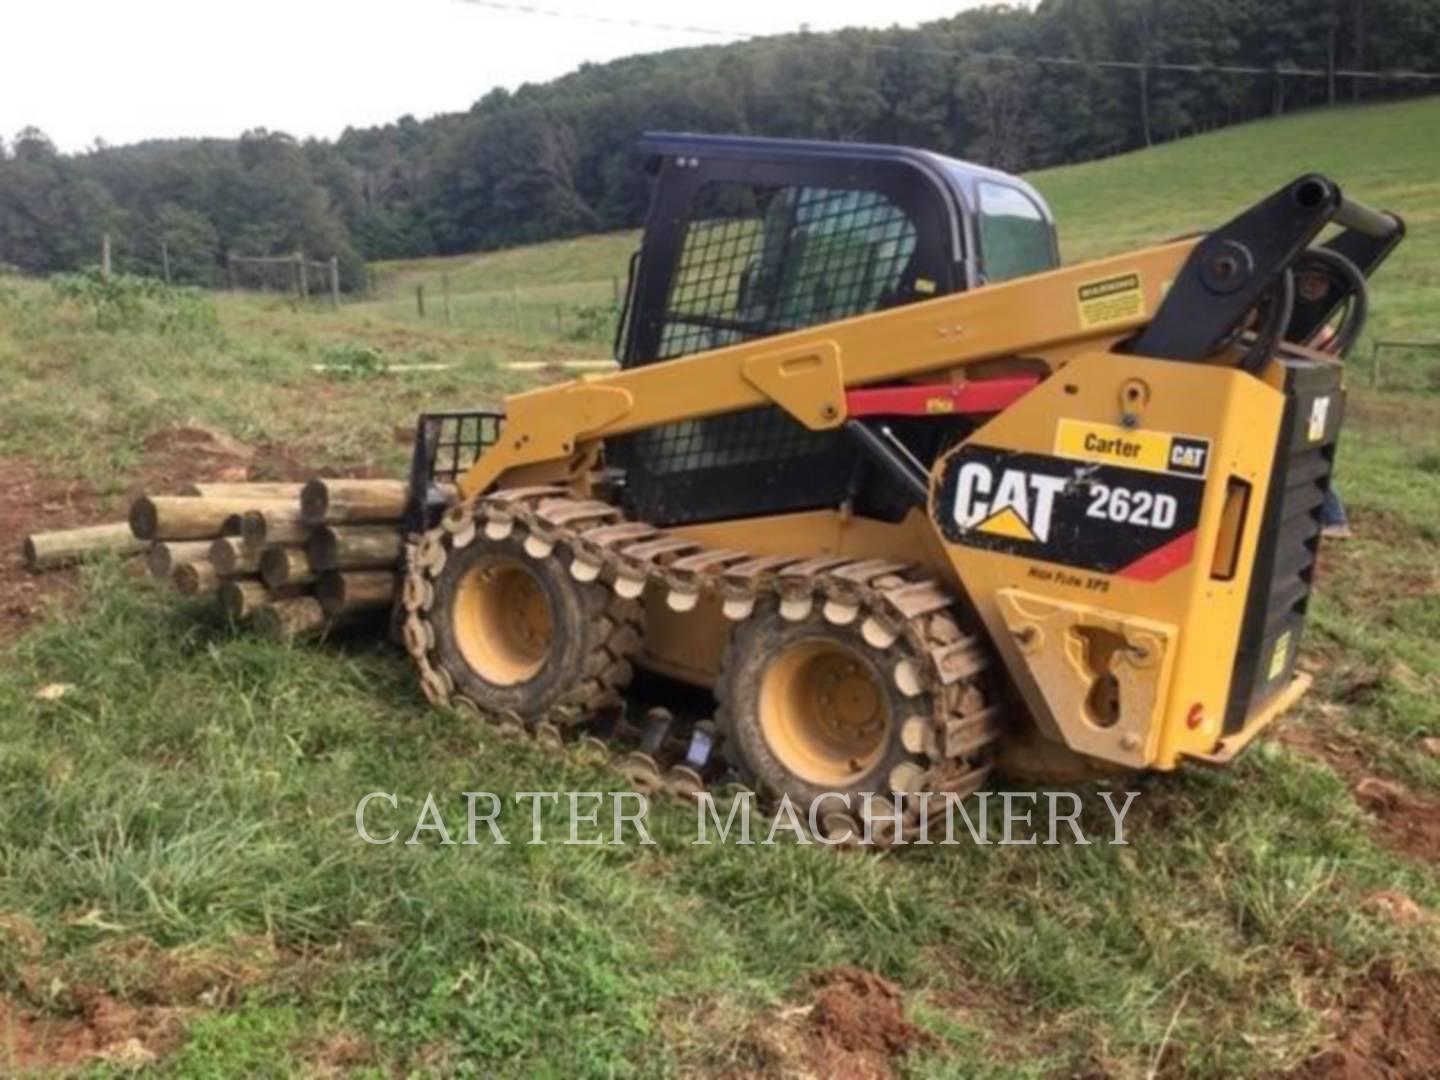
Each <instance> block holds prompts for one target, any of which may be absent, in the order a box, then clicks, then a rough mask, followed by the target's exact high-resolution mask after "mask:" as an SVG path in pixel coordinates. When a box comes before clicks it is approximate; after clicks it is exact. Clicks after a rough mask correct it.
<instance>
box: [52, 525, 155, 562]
mask: <svg viewBox="0 0 1440 1080" xmlns="http://www.w3.org/2000/svg"><path fill="white" fill-rule="evenodd" d="M147 547H149V545H148V544H146V543H145V542H144V541H143V540H140V539H137V538H136V537H135V536H134V535H133V534H132V533H131V532H130V527H129V526H128V525H123V524H111V525H90V526H88V527H86V528H83V529H65V530H63V531H61V532H44V533H31V534H30V535H29V536H27V537H26V538H25V565H26V566H27V567H28V568H29V569H31V570H51V569H54V568H55V567H57V566H68V565H70V564H71V563H77V562H82V561H84V560H85V559H93V558H95V557H96V556H98V555H102V554H104V553H106V552H110V553H112V554H116V555H139V554H140V553H141V552H142V551H144V550H145V549H146V548H147Z"/></svg>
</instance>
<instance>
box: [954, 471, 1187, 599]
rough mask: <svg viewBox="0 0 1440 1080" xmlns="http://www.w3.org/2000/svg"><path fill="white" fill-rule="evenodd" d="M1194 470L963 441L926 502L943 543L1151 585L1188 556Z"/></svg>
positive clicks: (1176, 567)
mask: <svg viewBox="0 0 1440 1080" xmlns="http://www.w3.org/2000/svg"><path fill="white" fill-rule="evenodd" d="M1204 490H1205V484H1204V482H1203V481H1202V480H1201V479H1200V478H1199V477H1198V476H1187V475H1182V474H1179V473H1171V472H1150V471H1146V470H1142V469H1131V468H1120V467H1118V466H1113V465H1102V464H1077V463H1076V462H1074V461H1069V460H1066V459H1064V458H1058V457H1051V456H1049V455H1047V454H1030V453H1019V452H1016V451H1013V450H1000V449H997V448H994V447H988V446H973V445H971V446H965V447H963V448H961V449H960V450H959V451H958V452H957V453H955V454H954V455H952V456H951V457H950V458H949V459H948V460H947V461H946V463H945V472H944V475H943V476H942V477H941V482H940V490H939V494H938V497H937V499H936V502H935V505H934V510H933V512H934V515H935V518H936V524H938V525H939V527H940V531H941V532H942V533H943V534H944V536H945V538H946V539H947V540H949V541H950V542H951V543H957V544H963V545H965V546H966V547H975V548H983V549H985V550H987V551H1000V552H1004V553H1006V554H1010V555H1020V556H1024V557H1027V558H1032V559H1040V560H1043V561H1045V562H1053V563H1060V564H1062V565H1064V566H1073V567H1079V568H1083V569H1087V570H1094V571H1098V572H1099V573H1103V574H1118V575H1120V576H1125V577H1131V578H1134V579H1136V580H1140V581H1156V580H1159V579H1160V578H1161V577H1164V576H1166V575H1167V574H1169V573H1171V572H1173V571H1174V570H1177V569H1179V568H1180V567H1181V566H1184V565H1186V564H1188V563H1189V562H1190V556H1191V553H1192V552H1193V550H1194V532H1195V527H1196V525H1197V523H1198V522H1199V520H1200V500H1201V497H1202V495H1203V493H1204Z"/></svg>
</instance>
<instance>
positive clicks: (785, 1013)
mask: <svg viewBox="0 0 1440 1080" xmlns="http://www.w3.org/2000/svg"><path fill="white" fill-rule="evenodd" d="M808 986H809V989H810V992H811V999H810V1002H809V1003H808V1004H806V1005H800V1006H792V1007H789V1008H784V1009H780V1010H777V1011H775V1012H773V1013H769V1014H766V1015H765V1016H763V1017H762V1018H760V1019H759V1020H757V1021H756V1022H754V1023H753V1024H751V1025H750V1027H749V1028H748V1029H747V1031H746V1032H745V1035H744V1036H743V1038H742V1043H743V1051H744V1053H743V1054H742V1055H741V1056H742V1057H743V1058H744V1059H746V1060H747V1062H748V1063H749V1064H751V1065H753V1066H754V1068H755V1073H753V1074H752V1073H750V1072H748V1071H742V1072H739V1073H736V1074H732V1075H766V1076H769V1075H785V1076H807V1077H808V1076H815V1077H844V1078H847V1080H878V1078H883V1077H891V1076H894V1075H896V1062H897V1059H899V1058H901V1057H903V1056H904V1055H905V1054H907V1053H909V1052H910V1051H911V1050H914V1049H918V1048H920V1047H921V1046H923V1045H925V1044H926V1043H927V1042H928V1041H930V1036H928V1035H926V1034H925V1033H924V1032H923V1031H921V1030H920V1029H919V1028H917V1027H916V1026H915V1025H914V1024H912V1023H911V1022H910V1021H909V1020H908V1019H906V1017H905V1006H904V999H903V997H902V995H901V993H900V988H899V987H898V986H896V985H895V984H894V983H892V982H890V981H889V980H887V979H882V978H881V977H880V976H878V975H876V974H874V973H873V972H869V971H865V970H863V969H861V968H856V967H839V968H833V969H831V970H829V971H823V972H820V973H818V974H816V975H814V976H812V977H811V979H810V980H809V983H808Z"/></svg>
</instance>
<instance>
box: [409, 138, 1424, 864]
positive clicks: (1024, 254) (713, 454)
mask: <svg viewBox="0 0 1440 1080" xmlns="http://www.w3.org/2000/svg"><path fill="white" fill-rule="evenodd" d="M641 150H642V152H643V154H644V156H645V159H646V162H647V167H648V169H649V171H650V172H651V173H652V174H653V176H654V178H655V183H654V194H653V201H652V205H651V210H650V213H649V216H648V218H647V222H646V226H645V231H644V237H643V242H642V246H641V248H640V250H639V251H638V252H637V253H636V255H635V256H634V258H633V259H632V263H631V272H630V283H629V288H628V291H627V298H626V302H625V305H624V309H623V314H622V320H621V324H620V327H619V331H618V333H617V340H616V348H617V357H618V359H619V361H620V365H621V370H619V371H618V372H616V373H614V374H607V375H604V376H600V377H592V378H586V379H582V380H580V381H575V382H567V383H564V384H562V385H556V386H551V387H547V388H544V389H538V390H532V391H529V392H525V393H520V394H516V395H513V396H511V397H509V398H507V399H506V401H505V407H504V411H503V413H498V412H497V413H488V412H444V413H431V414H427V415H425V416H423V417H422V418H421V424H420V427H419V435H418V437H417V444H416V449H415V456H414V466H413V468H414V476H413V480H414V485H413V498H412V506H411V528H412V531H413V543H412V546H411V548H410V550H409V553H408V555H407V571H406V579H405V586H404V590H403V601H402V605H403V610H402V611H399V612H397V614H398V615H399V617H400V618H401V619H402V620H403V629H404V638H405V642H406V646H407V648H408V650H409V652H410V653H411V655H412V656H413V658H414V661H415V663H416V665H417V667H418V669H419V676H420V682H421V686H422V688H423V690H424V692H425V694H426V695H427V697H429V698H430V699H431V700H432V701H434V702H440V703H447V704H449V705H450V706H452V707H453V708H455V709H457V710H461V711H464V712H467V713H472V714H475V715H476V716H480V717H484V718H486V719H488V720H490V721H491V722H493V723H495V724H497V725H499V726H500V727H501V729H502V730H505V731H509V732H513V733H520V732H524V733H528V734H529V735H531V736H532V737H537V738H539V739H541V740H542V741H545V742H549V743H556V742H559V741H561V740H562V739H563V738H565V736H566V735H567V733H569V734H573V735H575V736H577V737H579V738H580V739H582V740H583V741H585V742H587V743H589V744H594V743H595V742H596V741H597V740H598V741H599V744H600V745H608V746H610V747H616V746H618V747H619V748H620V749H621V750H625V751H628V752H627V753H626V755H625V757H624V758H623V761H622V764H623V767H624V769H625V770H626V771H627V772H628V773H629V774H630V775H631V776H632V777H633V778H634V779H635V780H636V782H637V783H643V784H646V785H647V786H650V787H654V786H664V787H668V788H670V789H672V790H676V791H691V792H693V791H695V790H697V789H699V788H702V787H703V786H705V785H707V784H711V783H713V782H715V781H716V780H717V779H719V778H721V777H724V776H728V775H733V774H738V775H739V777H740V778H741V780H742V782H743V783H745V784H747V785H750V786H752V787H754V788H757V789H759V790H760V791H762V792H763V793H766V794H768V795H769V796H771V797H776V796H780V795H786V796H789V797H790V798H791V799H792V800H801V799H803V800H814V799H815V798H817V797H818V796H821V795H822V794H824V793H827V792H836V793H840V794H842V795H858V794H859V793H880V795H881V797H880V798H877V799H874V800H871V801H867V802H866V806H867V807H868V806H872V805H873V806H877V807H880V808H881V809H880V811H878V812H876V813H877V814H878V816H883V817H884V820H886V821H890V822H898V823H900V824H904V823H907V822H914V821H916V820H917V817H918V815H920V814H922V813H926V812H928V811H926V810H925V809H924V806H925V805H927V803H928V800H920V799H906V798H905V796H906V795H907V794H918V793H921V792H931V793H945V794H950V795H955V796H960V797H963V796H964V795H966V794H967V793H969V792H971V791H973V790H975V789H977V788H978V787H979V786H981V785H982V784H983V783H984V782H985V779H986V777H987V775H988V774H989V772H990V770H991V769H992V768H993V767H996V766H997V765H998V766H999V767H1000V768H1001V769H1002V770H1004V771H1005V772H1006V773H1007V774H1008V775H1016V776H1019V777H1023V778H1029V779H1032V780H1052V779H1065V778H1076V777H1081V776H1085V775H1090V774H1093V773H1095V772H1097V771H1105V770H1125V771H1133V770H1142V769H1156V770H1171V769H1175V768H1176V767H1178V766H1179V765H1181V764H1182V763H1183V762H1185V761H1187V760H1192V761H1200V762H1210V763H1224V762H1227V761H1229V760H1231V759H1232V758H1233V757H1234V756H1235V755H1236V754H1237V753H1238V752H1239V751H1240V750H1241V749H1242V748H1243V747H1245V746H1246V745H1247V744H1248V743H1249V742H1250V741H1251V740H1252V739H1254V738H1255V736H1256V735H1257V734H1258V733H1259V732H1260V731H1261V730H1262V729H1263V728H1264V727H1265V726H1266V725H1267V724H1269V723H1270V722H1271V721H1272V720H1273V719H1275V717H1276V716H1277V715H1279V714H1281V713H1282V712H1283V711H1284V710H1286V709H1287V708H1288V707H1290V706H1291V705H1292V704H1293V703H1294V702H1295V700H1296V699H1297V698H1298V697H1299V696H1300V695H1301V694H1302V693H1303V692H1304V691H1305V689H1306V686H1307V684H1308V678H1307V677H1306V676H1305V675H1304V674H1301V673H1298V672H1297V671H1296V667H1295V662H1296V653H1297V649H1298V646H1299V642H1300V635H1301V630H1302V627H1303V624H1304V621H1305V612H1306V607H1307V603H1308V600H1309V595H1310V590H1311V584H1312V575H1313V573H1314V568H1315V558H1316V548H1317V544H1318V540H1319V533H1320V520H1319V512H1320V506H1321V502H1322V499H1323V498H1324V496H1325V493H1326V491H1327V489H1328V486H1329V483H1330V475H1331V468H1332V464H1333V461H1334V455H1335V447H1336V439H1337V436H1338V434H1339V430H1340V425H1341V420H1342V416H1343V412H1344V403H1345V391H1344V386H1343V379H1342V365H1341V363H1340V356H1341V355H1342V354H1343V352H1344V351H1345V349H1346V348H1348V347H1349V345H1350V344H1351V343H1352V342H1353V341H1354V338H1355V335H1356V333H1358V330H1359V326H1360V323H1361V321H1362V319H1363V317H1364V314H1365V310H1366V278H1367V277H1368V275H1369V274H1370V273H1371V272H1373V270H1374V269H1375V268H1376V267H1377V266H1378V265H1379V264H1380V263H1381V261H1382V260H1383V259H1384V258H1385V257H1386V256H1387V255H1388V254H1389V252H1390V251H1391V250H1392V249H1393V247H1394V246H1395V245H1396V244H1397V243H1398V242H1399V241H1400V239H1401V237H1402V235H1403V225H1402V223H1401V221H1400V220H1399V219H1398V218H1397V217H1395V216H1394V215H1391V214H1387V213H1382V212H1377V211H1374V210H1371V209H1368V208H1366V207H1364V206H1362V205H1360V204H1358V203H1355V202H1352V201H1350V200H1349V199H1347V198H1345V197H1344V196H1343V195H1342V194H1341V191H1340V188H1339V187H1338V186H1337V185H1336V184H1335V183H1334V182H1332V181H1331V180H1329V179H1327V178H1325V177H1323V176H1318V175H1305V176H1301V177H1299V178H1298V179H1296V180H1295V181H1294V182H1293V183H1290V184H1287V185H1286V186H1285V187H1283V188H1282V189H1280V190H1279V191H1277V192H1275V193H1274V194H1272V195H1270V196H1269V197H1267V198H1265V199H1262V200H1261V201H1260V202H1258V203H1256V204H1255V205H1254V206H1252V207H1250V208H1249V209H1248V210H1245V211H1244V212H1243V213H1241V214H1239V216H1237V217H1236V218H1234V219H1233V220H1232V221H1230V222H1229V223H1228V224H1226V225H1223V226H1222V227H1220V228H1218V229H1216V230H1214V231H1213V232H1210V233H1207V234H1203V235H1196V236H1190V237H1185V238H1181V239H1176V240H1172V241H1168V242H1165V243H1161V244H1159V245H1158V246H1154V247H1150V248H1146V249H1143V250H1140V251H1134V252H1130V253H1127V254H1123V255H1117V256H1113V257H1110V258H1105V259H1100V260H1098V261H1094V262H1089V263H1083V264H1079V265H1072V266H1066V267H1062V266H1061V265H1060V262H1059V252H1058V245H1057V241H1056V233H1055V228H1054V224H1053V221H1052V217H1051V214H1050V212H1049V210H1048V208H1047V207H1046V205H1045V202H1044V200H1043V199H1042V198H1041V197H1040V195H1039V194H1038V193H1037V192H1036V191H1035V190H1034V189H1033V188H1031V187H1030V186H1029V185H1028V184H1026V183H1025V182H1024V181H1022V180H1020V179H1017V178H1015V177H1013V176H1008V175H1005V174H1003V173H999V172H995V171H993V170H989V169H985V168H980V167H977V166H974V165H969V164H966V163H963V162H959V161H955V160H952V159H949V158H946V157H942V156H939V155H936V154H933V153H927V152H922V151H916V150H909V149H902V148H896V147H885V146H864V145H849V144H827V143H814V142H795V141H787V140H775V139H758V138H734V137H713V136H688V135H649V136H645V137H644V138H642V140H641ZM1327 230H1328V232H1327ZM1322 232H1327V235H1326V237H1325V238H1324V242H1323V243H1317V241H1319V240H1320V239H1321V234H1322ZM449 484H454V485H457V486H458V489H459V491H460V493H461V499H460V501H459V502H458V503H455V504H453V505H451V506H449V507H448V508H443V507H440V506H438V505H437V503H436V500H435V497H434V493H435V492H436V491H437V490H439V488H440V486H441V485H449ZM637 665H638V666H643V667H645V668H648V669H652V670H654V671H658V672H660V673H663V674H664V675H667V676H670V677H672V678H677V679H681V680H685V681H687V682H690V683H693V684H696V685H699V686H703V687H708V688H711V689H712V690H713V693H714V698H715V701H716V703H717V709H716V712H715V719H714V723H713V724H711V723H710V722H708V721H707V722H699V723H693V724H689V725H685V724H677V723H674V722H672V720H671V718H670V717H669V716H668V715H666V714H663V713H660V714H657V715H656V716H655V717H653V718H652V721H651V722H650V723H648V724H645V725H636V724H635V723H634V722H633V721H632V719H631V718H630V717H628V716H626V715H625V713H624V710H623V708H621V701H622V699H621V693H622V691H623V690H624V688H625V687H626V684H627V681H628V680H629V679H630V678H631V676H632V673H633V671H634V669H635V667H636V666H637ZM717 747H718V751H717ZM732 771H733V772H732ZM897 804H898V808H897ZM859 824H860V823H859V822H857V821H856V820H855V816H854V814H853V813H850V812H845V811H838V810H837V811H836V812H835V813H834V814H830V815H827V816H826V817H825V818H824V819H823V823H822V829H823V830H824V831H825V832H826V833H829V832H831V831H832V830H834V831H840V830H847V829H848V830H851V831H854V830H855V828H856V826H857V825H859ZM899 831H900V830H898V829H897V828H895V827H893V826H892V827H890V828H889V829H888V830H881V832H880V834H877V835H881V838H882V839H883V835H890V836H895V835H897V834H898V832H899Z"/></svg>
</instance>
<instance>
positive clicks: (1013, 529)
mask: <svg viewBox="0 0 1440 1080" xmlns="http://www.w3.org/2000/svg"><path fill="white" fill-rule="evenodd" d="M975 527H976V528H977V529H979V530H980V531H981V532H987V533H993V534H994V535H996V536H1008V537H1010V538H1011V539H1012V540H1034V539H1035V534H1034V533H1033V532H1031V531H1030V526H1029V525H1026V524H1025V521H1024V519H1023V518H1021V516H1020V515H1019V514H1017V513H1016V512H1015V511H1014V509H1012V508H1011V507H1008V506H1007V507H1006V508H1005V509H1004V510H1001V511H1000V512H999V513H998V514H993V515H991V516H990V517H988V518H986V519H985V520H984V521H982V522H980V524H979V525H977V526H975Z"/></svg>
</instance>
